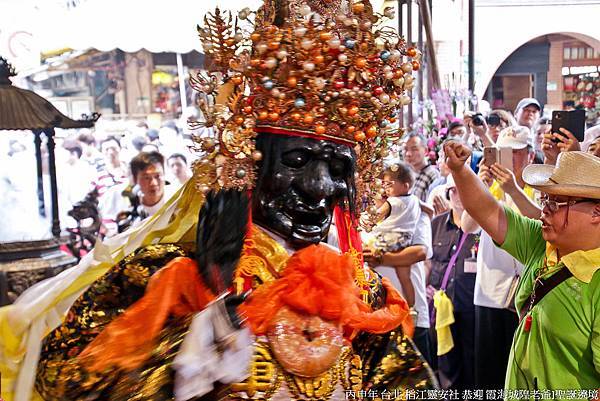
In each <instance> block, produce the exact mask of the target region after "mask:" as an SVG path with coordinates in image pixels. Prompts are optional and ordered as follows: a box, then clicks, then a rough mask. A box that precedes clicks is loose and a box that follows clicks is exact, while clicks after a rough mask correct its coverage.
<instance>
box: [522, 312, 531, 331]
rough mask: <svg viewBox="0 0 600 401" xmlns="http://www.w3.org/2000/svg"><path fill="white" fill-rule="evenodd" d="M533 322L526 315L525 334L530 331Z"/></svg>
mask: <svg viewBox="0 0 600 401" xmlns="http://www.w3.org/2000/svg"><path fill="white" fill-rule="evenodd" d="M532 321H533V318H532V317H531V315H530V314H528V315H527V317H526V318H525V328H524V329H525V332H526V333H529V330H531V322H532Z"/></svg>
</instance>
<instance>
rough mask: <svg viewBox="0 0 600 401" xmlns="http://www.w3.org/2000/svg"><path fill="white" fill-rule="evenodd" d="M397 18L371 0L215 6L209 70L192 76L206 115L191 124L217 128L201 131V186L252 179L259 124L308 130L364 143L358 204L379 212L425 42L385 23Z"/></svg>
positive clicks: (207, 28)
mask: <svg viewBox="0 0 600 401" xmlns="http://www.w3.org/2000/svg"><path fill="white" fill-rule="evenodd" d="M389 18H393V10H391V9H386V10H385V11H384V13H383V14H378V13H375V12H374V11H373V8H372V6H371V4H370V3H369V2H368V0H359V1H356V2H348V1H346V0H305V1H303V0H266V1H265V3H264V5H263V6H262V7H261V8H260V9H259V10H258V11H257V12H251V11H250V10H249V9H248V8H245V9H243V10H241V11H240V12H239V13H238V14H237V16H234V15H233V14H232V13H230V12H222V11H221V10H219V9H218V8H217V9H216V10H215V11H214V12H213V13H209V14H208V15H206V16H205V18H204V26H203V27H200V26H199V27H198V32H199V35H200V39H201V41H202V44H203V47H204V52H205V55H206V62H205V68H206V72H204V73H198V74H196V75H195V76H193V77H191V84H192V86H193V88H194V89H196V90H197V91H199V92H200V96H199V97H198V99H199V100H198V105H199V108H200V110H201V111H202V114H203V115H204V121H202V122H200V121H190V124H191V126H192V128H199V127H206V128H209V129H208V130H205V132H210V134H209V135H208V136H201V137H200V136H196V137H195V138H194V142H195V150H197V151H198V152H200V155H201V157H200V159H199V160H198V161H197V162H196V163H195V164H194V176H195V179H196V183H197V186H198V188H199V189H200V190H201V191H202V192H203V193H206V192H207V191H208V190H211V189H219V188H237V189H244V188H245V189H250V188H252V187H253V185H254V180H255V178H256V172H255V163H256V162H257V161H259V160H261V158H262V155H261V153H260V152H259V151H258V150H256V149H255V137H256V135H257V133H259V132H264V133H272V134H281V135H289V136H303V137H309V138H315V139H319V140H331V141H335V142H339V143H344V144H347V145H349V146H353V147H355V149H356V151H357V166H356V171H357V176H356V184H357V192H358V196H359V202H357V204H358V205H359V207H360V208H361V210H365V209H366V210H371V212H373V211H374V204H373V202H374V201H373V200H374V198H375V197H374V196H371V195H373V192H378V191H379V192H380V191H381V188H379V187H380V183H379V182H378V181H377V177H378V176H379V174H380V173H381V171H382V166H383V157H385V156H386V155H387V147H388V145H389V144H390V142H392V141H395V140H398V139H400V136H401V134H402V129H400V128H397V127H396V128H393V127H394V126H397V124H395V123H396V115H397V113H398V110H399V109H400V108H401V107H402V106H404V105H406V104H408V103H409V102H410V100H411V99H410V96H409V95H408V91H409V90H410V89H411V88H412V87H413V85H414V84H413V77H412V75H411V73H412V71H414V70H417V69H419V67H420V65H419V59H420V54H419V52H418V51H417V50H416V49H415V48H412V47H407V46H406V43H405V41H404V39H402V38H401V37H399V36H398V35H397V34H396V32H395V30H394V29H393V28H391V27H389V26H385V25H384V24H383V22H384V21H385V20H386V19H389ZM375 211H376V209H375Z"/></svg>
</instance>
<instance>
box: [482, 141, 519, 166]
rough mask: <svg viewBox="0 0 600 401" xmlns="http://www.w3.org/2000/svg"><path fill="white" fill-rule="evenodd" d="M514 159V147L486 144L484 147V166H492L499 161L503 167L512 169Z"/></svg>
mask: <svg viewBox="0 0 600 401" xmlns="http://www.w3.org/2000/svg"><path fill="white" fill-rule="evenodd" d="M512 160H513V159H512V148H506V147H504V148H496V147H493V146H486V147H485V148H483V164H484V166H487V167H491V166H492V164H494V163H498V164H500V165H501V166H502V167H504V168H506V169H508V170H510V171H512V169H513V162H512Z"/></svg>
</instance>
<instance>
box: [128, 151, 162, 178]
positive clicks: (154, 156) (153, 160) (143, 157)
mask: <svg viewBox="0 0 600 401" xmlns="http://www.w3.org/2000/svg"><path fill="white" fill-rule="evenodd" d="M155 164H160V165H161V166H162V168H163V169H164V168H165V158H164V156H163V155H161V154H160V153H159V152H140V153H138V155H137V156H135V157H134V158H133V159H131V161H130V162H129V168H130V169H131V174H132V175H133V179H134V180H136V181H137V175H138V173H139V172H141V171H144V170H146V169H147V168H148V167H150V166H153V165H155Z"/></svg>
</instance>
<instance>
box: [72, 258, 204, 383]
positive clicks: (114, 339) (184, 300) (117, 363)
mask: <svg viewBox="0 0 600 401" xmlns="http://www.w3.org/2000/svg"><path fill="white" fill-rule="evenodd" d="M213 299H214V295H213V294H212V293H211V291H210V290H209V289H208V288H206V287H205V286H204V285H203V284H202V280H201V279H200V276H199V273H198V267H197V264H196V262H195V261H194V260H192V259H189V258H184V257H179V258H175V259H173V260H172V261H170V262H169V263H168V264H167V265H166V266H165V267H164V268H163V269H161V270H159V271H158V272H157V273H155V274H154V275H153V276H152V277H151V278H150V282H149V283H148V287H147V288H146V293H145V294H144V296H143V297H142V298H141V299H140V300H138V301H137V302H136V303H134V304H133V305H132V306H130V307H129V308H128V309H127V310H126V311H125V312H124V313H123V314H122V315H121V316H119V317H118V318H117V319H115V320H114V321H112V322H111V323H110V324H109V325H108V326H107V327H106V328H105V329H104V330H102V332H101V333H100V334H99V335H98V336H97V337H96V338H95V339H94V341H92V342H91V343H90V344H89V345H88V346H87V347H86V348H85V349H84V350H83V352H82V353H81V354H80V355H79V358H80V360H81V362H82V364H83V365H84V366H85V367H86V368H87V369H88V370H89V371H92V372H101V371H103V370H104V369H107V368H110V367H116V368H120V369H123V370H126V371H130V370H133V369H135V368H137V367H139V366H141V365H142V364H143V363H144V362H145V361H146V360H147V359H148V357H149V356H150V353H151V352H152V350H153V348H154V346H155V345H156V344H155V341H156V339H157V338H158V337H159V335H160V331H161V330H162V329H163V327H164V326H165V323H166V321H167V318H168V317H169V316H184V315H186V314H190V313H193V312H197V311H200V310H202V309H204V308H205V307H206V305H207V304H208V303H209V302H210V301H211V300H213Z"/></svg>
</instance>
